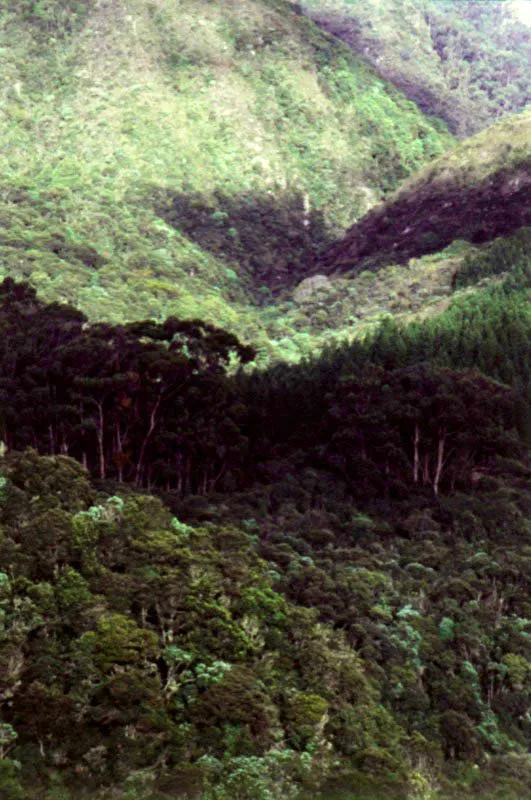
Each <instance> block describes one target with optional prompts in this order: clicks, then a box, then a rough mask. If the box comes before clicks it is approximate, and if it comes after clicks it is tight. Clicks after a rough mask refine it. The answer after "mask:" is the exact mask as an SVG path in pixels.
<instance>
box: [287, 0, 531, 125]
mask: <svg viewBox="0 0 531 800" xmlns="http://www.w3.org/2000/svg"><path fill="white" fill-rule="evenodd" d="M515 5H516V4H515V3H511V2H505V1H504V0H502V1H501V2H499V1H498V0H464V1H463V0H303V2H302V8H303V9H304V11H305V13H306V14H308V16H309V17H310V18H312V19H314V20H316V21H317V22H318V23H319V25H320V26H321V27H322V28H323V29H324V30H327V31H329V32H331V33H333V34H334V35H336V36H337V37H338V38H339V39H341V40H342V41H344V42H346V43H348V44H349V46H350V47H351V48H352V49H353V51H354V52H355V53H359V54H361V55H363V57H364V58H366V59H367V60H368V61H369V62H370V63H371V64H372V65H373V66H374V68H375V69H376V70H377V71H378V73H379V74H380V75H382V76H383V77H385V78H386V79H387V80H390V81H391V82H392V83H393V84H394V85H395V86H397V87H398V88H399V89H400V90H401V91H402V92H404V94H405V95H406V96H407V97H409V98H410V99H412V100H414V101H415V102H416V103H417V104H418V106H419V108H421V109H422V110H423V111H425V112H426V113H428V114H436V115H437V116H440V117H442V118H443V119H444V120H446V122H447V123H448V125H449V127H450V129H451V130H452V131H453V132H454V133H456V134H457V135H458V136H460V137H463V136H468V135H470V134H473V133H477V132H478V131H479V130H481V129H482V128H485V127H487V126H488V125H489V124H492V122H494V121H495V120H496V119H498V118H499V117H502V116H505V115H506V114H511V113H515V112H518V111H520V110H522V109H523V108H525V106H526V105H527V104H528V103H529V102H531V91H530V89H531V87H530V82H529V64H530V62H531V27H529V22H530V19H531V17H529V18H528V19H527V24H526V22H525V21H524V18H523V17H522V16H520V15H519V14H518V13H517V11H516V9H514V8H513V6H515ZM520 5H521V4H520ZM524 5H528V4H527V3H526V4H524Z"/></svg>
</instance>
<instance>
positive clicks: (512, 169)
mask: <svg viewBox="0 0 531 800" xmlns="http://www.w3.org/2000/svg"><path fill="white" fill-rule="evenodd" d="M530 141H531V112H528V113H522V114H518V115H517V116H514V117H508V118H506V119H504V120H502V121H501V122H499V123H497V124H496V125H493V126H491V127H490V128H488V129H487V130H486V131H482V132H481V133H479V134H477V135H476V136H474V137H470V138H469V139H467V140H466V141H465V142H462V143H460V144H459V145H458V146H457V147H455V148H454V149H453V150H451V151H450V152H448V153H445V154H444V155H443V156H442V157H441V158H439V159H437V160H436V161H434V162H433V164H430V165H429V166H428V167H426V168H424V169H423V170H420V171H419V173H418V174H416V175H415V176H414V177H413V178H411V179H410V180H408V181H406V182H405V183H404V184H403V185H402V186H401V187H400V189H398V191H396V192H395V193H393V194H392V195H391V197H389V198H388V199H387V200H385V201H384V202H383V203H382V204H380V205H378V206H376V207H375V208H373V209H371V210H370V211H369V212H368V213H367V214H366V216H365V217H364V218H363V219H362V220H360V222H358V223H355V224H354V225H353V226H352V228H350V230H349V231H348V233H347V235H346V236H345V237H344V239H343V240H341V241H340V242H338V243H337V244H334V245H333V246H332V247H330V248H329V249H328V250H326V252H324V253H323V254H322V256H321V257H320V258H319V260H318V262H317V265H316V266H315V270H318V271H319V272H332V273H333V272H345V271H347V272H348V271H360V270H361V269H363V268H364V266H365V267H367V268H370V269H375V268H376V267H378V266H379V265H381V264H396V263H404V262H407V260H408V259H409V258H412V257H418V256H422V255H424V254H426V253H433V252H437V251H440V250H442V249H443V248H444V247H447V246H448V245H449V244H450V243H451V242H453V241H454V240H456V239H464V240H467V241H469V242H473V243H476V244H481V243H484V242H489V241H492V240H493V239H494V238H496V237H497V236H508V235H509V234H511V233H513V232H514V231H515V230H517V229H518V228H522V227H524V226H526V225H531V207H530V206H529V203H528V200H527V198H528V195H529V189H530V186H531V150H530V147H529V142H530Z"/></svg>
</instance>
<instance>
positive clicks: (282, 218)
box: [150, 189, 334, 299]
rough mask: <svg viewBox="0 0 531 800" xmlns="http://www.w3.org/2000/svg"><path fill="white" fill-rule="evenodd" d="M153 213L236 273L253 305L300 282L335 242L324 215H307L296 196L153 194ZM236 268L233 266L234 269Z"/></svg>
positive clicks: (302, 203) (297, 194)
mask: <svg viewBox="0 0 531 800" xmlns="http://www.w3.org/2000/svg"><path fill="white" fill-rule="evenodd" d="M150 194H151V198H150V199H151V203H152V204H153V206H154V209H155V211H156V213H157V214H158V215H159V216H160V217H162V219H164V221H165V222H166V223H167V224H168V225H171V226H172V227H174V228H176V229H178V230H179V231H181V232H182V233H184V234H185V235H186V236H188V237H189V238H190V239H191V240H192V241H194V242H196V243H197V244H198V245H200V247H202V248H203V249H205V250H208V251H209V252H211V253H212V254H214V255H215V256H216V257H217V258H221V259H223V260H224V261H225V262H226V263H227V265H228V266H230V267H232V268H233V269H237V270H238V273H239V275H240V278H241V279H242V280H244V281H247V282H248V283H249V284H250V286H249V288H250V289H251V291H253V290H254V291H253V293H254V294H255V295H256V297H257V299H258V298H259V297H260V296H261V297H263V291H262V293H260V292H259V290H260V288H262V290H263V287H267V288H268V289H270V290H271V291H272V292H278V291H280V290H281V289H283V288H286V287H289V286H292V285H294V284H296V283H298V282H299V281H300V280H301V279H302V278H304V277H305V276H306V274H307V272H308V269H309V267H310V265H311V264H312V263H313V262H314V261H315V258H316V257H317V256H318V255H319V253H321V252H323V251H324V249H326V248H327V247H328V246H329V245H330V244H331V243H332V241H333V240H334V239H333V237H332V236H331V234H330V233H329V232H328V231H327V229H326V226H325V221H324V217H323V214H322V212H320V211H309V212H307V211H306V210H305V207H304V199H303V197H302V195H301V194H299V193H295V192H293V193H286V194H284V196H283V197H282V198H277V197H273V196H271V195H269V194H267V193H263V194H260V195H256V194H254V195H247V194H240V195H236V196H228V195H225V194H223V193H222V192H216V193H215V194H214V196H213V197H212V198H206V197H205V196H203V195H200V194H186V195H184V194H178V193H176V192H172V191H169V190H166V189H153V190H152V191H151V193H150ZM236 265H237V266H236Z"/></svg>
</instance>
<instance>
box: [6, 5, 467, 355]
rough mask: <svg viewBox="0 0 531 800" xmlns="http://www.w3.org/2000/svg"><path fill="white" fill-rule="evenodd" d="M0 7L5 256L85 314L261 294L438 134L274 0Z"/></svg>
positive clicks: (49, 295) (441, 138) (247, 332)
mask: <svg viewBox="0 0 531 800" xmlns="http://www.w3.org/2000/svg"><path fill="white" fill-rule="evenodd" d="M2 8H3V10H2V11H0V38H1V49H0V69H1V72H2V75H3V85H2V89H1V97H2V103H1V106H0V141H1V143H2V147H1V149H0V167H1V174H2V179H1V187H0V265H1V269H2V274H4V275H8V274H9V275H13V276H15V277H18V278H27V279H29V280H30V281H31V283H32V284H33V285H34V286H36V287H37V288H38V289H39V292H40V293H41V295H42V296H43V297H44V298H46V299H48V300H52V299H61V300H68V301H70V302H73V303H74V304H76V305H77V306H78V307H79V308H81V309H82V310H84V311H85V312H87V313H88V315H89V316H90V317H92V318H105V319H109V320H115V321H118V320H123V319H135V318H141V317H145V316H146V315H152V316H155V317H162V316H164V315H167V314H169V313H175V314H178V315H181V316H185V317H186V316H198V315H200V316H201V317H203V318H205V319H206V320H210V321H212V322H215V323H217V324H222V325H224V326H226V327H228V328H229V329H231V330H237V331H238V333H239V334H240V335H241V336H243V337H244V338H247V339H253V340H254V341H260V340H262V342H263V345H264V346H266V345H267V339H266V336H265V334H264V333H263V325H262V322H261V321H260V318H259V315H258V313H257V311H256V308H255V306H256V304H258V305H263V304H264V303H267V302H268V301H269V300H270V298H271V290H275V289H276V288H278V287H279V286H281V285H282V283H283V281H284V277H285V274H286V272H287V271H288V270H289V271H290V274H291V276H292V277H293V275H297V274H298V273H301V274H303V273H304V269H305V265H306V262H307V260H308V253H310V254H313V253H314V252H315V250H316V249H317V250H319V249H320V248H321V247H323V246H324V245H326V244H327V243H329V242H330V241H331V240H332V239H335V238H337V236H338V235H340V234H341V233H342V232H343V231H344V230H345V229H346V228H347V227H348V225H349V224H351V223H352V222H353V221H355V220H356V219H357V218H359V217H360V216H361V215H363V213H365V211H366V210H367V209H368V208H369V207H371V206H372V205H373V204H374V203H375V202H377V201H378V200H379V199H381V198H382V197H383V196H385V195H386V194H387V193H388V192H389V191H391V190H392V189H394V188H396V186H397V185H398V184H399V183H400V182H401V181H402V180H403V179H404V178H406V177H407V176H409V175H410V174H412V173H413V172H414V171H415V170H416V169H418V168H419V167H420V166H422V165H423V164H425V163H426V162H427V161H429V160H430V159H432V158H433V157H434V156H436V155H438V154H440V153H441V152H442V151H443V150H444V149H446V148H447V147H449V146H450V145H451V144H452V138H451V137H450V136H449V134H448V133H447V132H446V131H445V128H444V125H443V124H442V123H440V122H438V121H437V120H435V119H428V118H427V117H425V116H423V115H422V114H421V113H420V112H419V111H418V110H417V109H416V107H415V106H414V105H413V104H412V103H411V102H409V101H407V100H406V99H405V98H404V97H403V96H402V95H400V94H399V93H398V92H397V91H396V90H395V89H394V88H392V87H390V85H388V84H386V83H385V82H383V81H382V80H381V79H380V78H379V77H378V76H376V74H375V73H374V72H373V71H372V69H371V68H370V67H368V66H367V65H366V64H365V63H363V62H362V61H361V60H360V59H357V58H356V57H354V56H353V55H352V54H351V53H350V51H349V49H348V48H347V47H346V46H344V45H342V44H341V43H339V42H338V41H337V40H335V39H333V38H332V37H330V36H328V35H326V34H324V33H321V32H320V31H319V30H318V29H317V28H316V26H315V25H314V24H313V23H311V22H309V21H308V20H307V19H305V18H303V17H301V16H300V15H299V14H297V13H296V12H295V11H294V9H293V7H292V5H291V4H290V3H287V2H280V1H278V0H254V1H253V0H250V1H249V2H246V3H245V7H244V8H243V7H242V4H241V3H239V2H224V3H211V2H208V1H207V0H184V1H183V2H181V3H179V5H178V7H177V6H176V4H175V3H174V2H172V1H171V0H150V1H149V2H148V0H128V2H125V0H123V1H122V0H113V2H105V1H102V2H95V1H93V2H77V3H76V2H72V1H70V0H62V2H34V1H33V0H26V1H25V2H19V0H8V2H7V7H6V5H5V4H3V6H2Z"/></svg>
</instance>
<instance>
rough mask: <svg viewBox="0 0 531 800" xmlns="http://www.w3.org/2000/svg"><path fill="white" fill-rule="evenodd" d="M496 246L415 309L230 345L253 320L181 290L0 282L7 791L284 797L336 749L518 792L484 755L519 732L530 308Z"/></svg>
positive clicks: (400, 776)
mask: <svg viewBox="0 0 531 800" xmlns="http://www.w3.org/2000/svg"><path fill="white" fill-rule="evenodd" d="M497 247H498V248H501V246H500V245H497ZM511 263H512V262H511ZM517 266H518V265H517ZM508 271H509V279H508V280H507V281H506V282H505V283H503V284H502V285H501V286H498V287H494V288H492V289H489V290H487V291H485V292H483V293H482V294H478V295H475V296H473V297H466V296H464V297H461V298H460V299H458V300H456V301H455V302H454V304H453V305H452V306H451V307H450V308H449V309H448V310H447V311H446V312H445V313H444V314H443V315H442V316H441V317H439V318H436V319H434V320H430V321H427V322H425V323H422V324H416V325H411V326H409V327H408V328H403V327H400V326H398V325H396V324H394V323H392V322H391V321H389V322H387V323H385V324H384V325H382V326H381V327H380V329H379V330H378V331H377V332H376V334H375V335H373V336H372V337H370V338H368V339H367V340H366V341H365V342H357V343H354V344H352V345H349V346H345V347H343V348H338V349H336V350H329V351H327V352H325V353H324V354H323V355H322V356H321V357H320V358H319V359H314V360H313V361H311V362H307V363H303V364H301V365H299V366H298V367H296V368H294V367H288V366H286V365H279V366H277V367H276V368H274V369H272V370H269V371H268V372H266V373H258V372H255V373H250V374H244V373H243V371H241V370H240V372H239V373H237V374H232V375H231V374H230V373H229V372H228V370H229V369H230V368H231V367H232V366H237V365H238V363H240V364H245V363H246V362H248V360H249V359H250V358H252V355H253V352H252V350H251V349H249V348H246V347H243V346H242V345H241V344H240V343H239V342H238V340H237V339H235V337H234V336H231V335H229V334H227V333H226V332H224V331H222V330H221V329H218V328H215V327H213V326H210V325H207V324H205V323H203V322H202V321H200V320H193V321H181V320H177V319H175V318H170V319H168V320H166V321H165V322H162V323H156V322H153V321H150V320H146V321H143V322H138V323H131V324H130V325H127V326H110V325H103V324H99V325H92V326H89V325H87V324H86V323H85V320H84V318H83V316H82V315H81V314H80V313H79V312H77V311H75V310H73V309H70V308H69V307H63V306H59V305H51V306H46V305H44V304H43V303H41V302H40V301H39V300H38V298H37V297H36V295H35V293H34V291H33V290H31V289H30V288H29V287H28V286H27V285H24V284H15V283H13V282H12V281H6V282H4V284H2V286H1V287H0V294H1V300H2V302H1V303H0V325H1V327H2V332H3V342H4V346H3V359H2V363H1V369H2V372H1V379H2V384H1V388H2V391H3V394H2V397H1V409H2V420H3V436H4V450H5V452H4V455H3V456H2V460H1V464H0V472H1V476H0V524H1V527H2V535H1V537H0V636H1V637H2V641H1V645H2V646H1V649H0V698H1V700H0V715H1V720H2V723H1V724H2V726H3V727H2V728H0V731H2V730H3V731H7V732H12V733H13V736H11V734H10V740H9V742H7V746H4V752H3V755H4V762H5V763H4V762H3V764H4V766H3V767H2V769H4V772H5V785H6V786H7V787H9V792H10V793H11V794H9V795H7V797H9V799H10V800H18V796H21V795H20V792H19V787H20V786H21V785H24V786H25V788H24V790H23V791H24V792H26V796H28V797H31V796H32V795H31V792H32V791H33V796H34V797H35V798H36V799H37V798H40V797H41V796H43V795H44V793H45V791H46V788H45V787H48V788H49V791H50V792H52V790H53V791H54V792H55V791H57V792H58V791H59V789H58V788H57V787H58V786H59V783H57V780H60V781H62V782H63V784H65V785H66V786H68V787H69V788H70V789H71V790H72V791H73V792H76V791H81V790H83V791H87V792H93V793H94V792H96V791H100V792H102V793H103V794H102V797H105V796H106V795H105V792H107V793H108V794H109V795H110V794H111V793H112V792H116V791H122V793H123V797H124V798H129V797H134V796H137V797H143V798H144V797H145V798H148V797H150V793H151V794H152V795H153V797H157V791H159V790H160V792H163V793H164V792H169V793H170V796H172V795H173V796H179V795H181V796H183V791H185V790H186V791H188V790H189V792H190V793H191V794H192V796H193V794H194V793H195V794H196V795H198V794H199V793H200V792H203V795H204V800H218V798H221V797H223V796H227V797H231V800H232V797H233V796H234V793H236V796H238V797H242V798H249V799H250V798H253V800H254V798H259V800H270V798H271V797H275V798H276V797H282V798H293V800H295V798H297V797H298V795H299V794H300V791H301V790H302V791H308V792H310V793H311V792H313V796H314V797H315V796H316V795H317V796H318V791H319V790H321V789H322V790H323V792H325V796H326V791H327V786H336V787H337V786H341V785H342V784H341V781H342V780H344V781H346V782H348V781H349V780H350V781H352V780H354V778H353V776H358V777H357V778H355V780H356V781H357V782H358V784H359V785H360V786H366V787H367V792H368V796H371V793H372V796H373V797H374V796H378V793H380V792H383V793H384V794H385V792H386V791H387V793H388V794H390V793H391V792H394V794H390V796H392V797H393V798H400V799H401V800H402V798H404V800H405V798H406V797H411V793H412V792H417V793H419V792H420V791H422V792H424V793H425V795H426V793H428V792H430V791H431V788H430V787H431V785H432V781H433V776H439V778H438V779H439V780H441V781H443V784H444V786H445V787H448V796H449V797H450V798H452V797H453V796H452V792H453V791H454V789H455V791H456V792H458V791H459V788H458V787H459V786H460V785H461V784H459V779H458V778H456V777H455V774H454V772H455V771H458V770H459V769H461V767H460V766H459V765H466V764H469V763H470V762H472V761H473V762H475V763H479V764H480V765H481V769H482V773H483V774H484V776H485V777H484V784H479V783H478V782H477V781H476V783H475V784H474V785H475V786H476V788H477V791H479V792H481V791H483V788H482V786H489V787H490V789H489V791H493V789H492V787H494V789H496V790H497V787H502V788H503V787H505V788H506V789H507V791H508V792H509V791H512V792H513V793H514V792H516V794H515V797H517V796H518V794H517V792H518V791H521V787H523V786H524V785H525V783H526V781H527V780H528V773H527V772H526V769H527V767H526V766H525V764H524V762H523V759H522V764H520V761H518V770H519V771H518V774H517V777H516V778H514V779H512V778H511V780H509V779H508V778H506V777H505V776H504V775H503V774H502V773H503V766H502V762H499V770H501V772H495V771H494V768H491V767H490V766H488V764H490V763H491V762H487V756H491V755H496V756H497V757H499V758H501V759H503V758H506V757H508V754H510V753H514V754H516V755H518V754H521V753H523V751H524V750H525V748H526V747H527V745H528V742H529V736H530V733H531V732H530V730H529V720H528V701H529V691H530V688H531V684H530V681H531V673H530V671H529V655H530V652H529V630H528V628H529V622H528V620H529V618H530V616H531V605H530V603H529V590H530V586H529V579H530V559H529V552H528V551H529V545H530V543H531V538H530V537H531V529H530V526H529V517H530V511H531V498H530V495H529V477H530V472H529V463H528V450H527V446H528V440H527V439H526V436H527V433H526V432H528V430H529V419H530V414H529V399H530V397H529V363H530V358H529V342H530V341H531V337H530V336H529V311H528V305H527V303H526V299H525V291H526V289H525V284H523V283H522V282H521V281H519V282H518V283H517V284H516V285H515V284H512V283H511V282H510V274H511V270H510V269H509V270H508ZM27 444H31V445H32V446H33V448H34V449H31V450H26V451H24V452H23V453H20V452H16V449H17V448H22V447H24V446H25V445H27ZM37 451H40V452H41V453H43V454H46V455H39V454H38V452H37ZM66 452H68V453H70V454H72V455H75V456H77V458H78V459H79V461H83V460H84V461H85V463H86V465H87V467H89V469H90V471H91V472H92V473H93V474H94V476H95V477H96V478H97V479H98V489H99V493H98V492H97V491H96V489H95V488H94V487H93V486H92V485H91V483H90V478H89V473H88V471H86V470H85V469H84V467H82V466H81V464H80V463H78V461H75V460H72V459H71V458H68V457H66V455H65V454H64V453H66ZM119 456H122V457H119ZM135 484H136V489H135V488H134V485H135ZM142 487H151V488H152V489H153V490H156V491H158V492H160V493H161V494H163V495H164V497H165V499H166V500H167V502H168V503H169V504H170V506H171V507H172V510H173V511H175V512H176V513H177V514H178V518H176V517H172V514H171V513H170V512H169V511H168V510H167V509H166V508H165V507H164V506H163V505H162V503H161V501H160V500H158V499H156V498H155V497H149V496H143V495H141V494H139V493H138V491H139V489H140V488H142ZM180 520H182V521H180ZM15 735H16V736H17V737H18V738H14V736H15ZM6 736H7V734H6ZM17 762H20V763H21V765H22V769H21V771H20V773H19V772H18V771H17V767H16V764H17ZM496 763H498V762H496ZM503 763H505V762H503ZM462 768H463V769H465V767H464V766H463V767H462ZM57 775H59V778H57ZM375 775H377V776H378V777H377V778H375V777H374V776H375ZM54 776H55V777H54ZM371 776H372V777H371ZM445 781H446V782H445ZM54 782H55V783H54ZM54 786H55V788H53V787H54ZM186 787H187V788H186ZM369 787H370V789H369ZM478 787H479V788H478ZM515 787H516V788H515ZM152 790H153V791H152ZM6 791H7V790H6ZM61 791H62V789H61ZM500 791H501V789H500ZM17 792H18V795H17ZM132 792H133V794H131V793H132ZM135 793H136V795H135ZM223 793H224V794H223ZM231 793H232V794H231ZM268 793H269V794H268ZM421 796H422V795H421ZM426 796H429V794H428V795H426ZM454 796H455V797H459V794H455V795H454ZM493 796H495V795H493ZM507 796H508V797H510V796H511V795H510V793H508V795H507ZM157 800H158V799H157Z"/></svg>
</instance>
